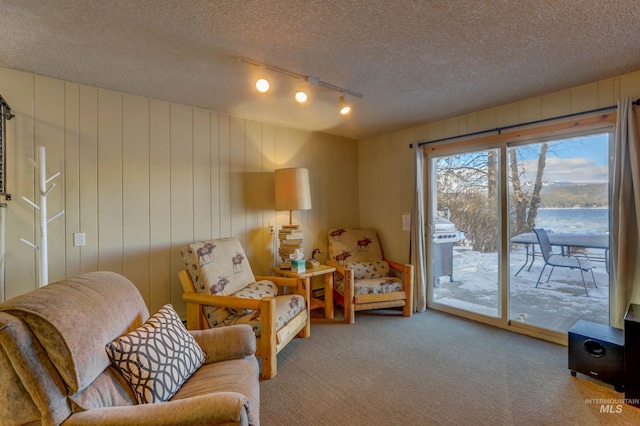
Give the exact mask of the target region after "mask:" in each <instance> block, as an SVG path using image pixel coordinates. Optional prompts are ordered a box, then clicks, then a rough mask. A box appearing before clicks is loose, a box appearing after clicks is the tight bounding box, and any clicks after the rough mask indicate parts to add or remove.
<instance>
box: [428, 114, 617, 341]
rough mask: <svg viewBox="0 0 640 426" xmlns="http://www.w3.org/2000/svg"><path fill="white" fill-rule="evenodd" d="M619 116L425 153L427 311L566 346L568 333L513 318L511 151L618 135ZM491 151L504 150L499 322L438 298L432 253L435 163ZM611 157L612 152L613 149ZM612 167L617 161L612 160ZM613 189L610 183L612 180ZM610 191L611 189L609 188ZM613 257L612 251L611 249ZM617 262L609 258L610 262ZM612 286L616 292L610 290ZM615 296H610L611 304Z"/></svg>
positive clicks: (432, 146)
mask: <svg viewBox="0 0 640 426" xmlns="http://www.w3.org/2000/svg"><path fill="white" fill-rule="evenodd" d="M615 120H616V114H605V115H598V116H585V117H583V118H582V119H577V120H572V121H562V122H556V123H551V124H547V125H541V126H539V127H532V128H527V129H521V130H518V131H512V132H504V133H501V134H497V135H490V136H481V137H478V138H475V139H464V140H460V141H454V142H452V141H444V142H437V143H433V144H429V146H428V147H426V148H425V149H424V150H423V152H424V153H425V154H424V155H425V177H426V182H425V185H424V188H425V192H426V193H425V197H424V200H425V204H426V205H425V206H424V211H425V214H426V218H425V220H426V222H427V226H426V229H425V232H426V235H425V238H426V241H425V246H426V247H429V250H427V259H426V262H427V273H426V279H427V307H428V308H430V309H434V310H438V311H443V312H447V313H450V314H453V315H457V316H460V317H463V318H467V319H471V320H474V321H478V322H481V323H485V324H488V325H492V326H495V327H499V328H503V329H508V330H510V331H514V332H517V333H521V334H526V335H529V336H533V337H536V338H540V339H543V340H547V341H551V342H555V343H559V344H562V345H566V344H567V334H566V333H561V332H558V331H553V330H548V329H543V328H539V327H536V326H532V325H529V324H526V323H521V322H518V321H511V320H510V319H509V273H510V272H509V271H510V265H509V250H508V248H509V241H508V240H509V223H508V217H509V216H508V208H509V206H508V194H507V192H508V179H507V173H508V165H507V161H508V153H507V150H508V149H509V147H512V146H518V145H526V144H530V143H536V142H544V141H550V140H556V139H561V138H569V137H574V136H580V135H585V134H593V133H598V132H602V133H605V132H613V131H614V128H615ZM488 149H498V150H499V152H500V159H499V168H500V170H499V176H500V179H499V182H498V191H499V193H500V200H499V201H498V203H499V207H498V210H499V211H498V223H499V224H500V228H499V230H498V231H499V234H500V237H499V242H498V245H499V246H498V258H499V260H500V264H499V265H498V268H499V273H498V280H499V282H498V295H499V304H498V306H499V316H498V317H497V318H493V317H488V316H485V315H481V314H477V313H473V312H469V311H465V310H462V309H457V308H453V307H450V306H446V305H443V304H441V303H438V302H435V301H434V300H433V288H434V287H433V286H434V282H433V274H432V266H430V265H433V250H432V249H431V246H430V244H431V239H432V231H431V229H433V223H432V222H433V215H434V214H436V212H435V211H434V205H433V204H434V203H433V202H431V201H432V200H433V197H434V194H433V191H432V187H431V183H432V181H434V178H435V175H434V173H435V170H434V167H433V166H432V160H433V159H434V158H437V157H442V156H445V155H454V154H460V153H464V152H477V151H483V150H488ZM610 153H611V154H610V155H611V156H612V155H613V153H612V151H611V149H610ZM610 163H611V164H612V161H610ZM610 187H611V182H610ZM610 193H611V190H610ZM611 243H615V235H612V237H611ZM610 253H611V251H610ZM614 261H615V259H612V258H611V256H610V258H609V262H610V264H612V262H614ZM610 288H612V287H611V286H610ZM612 296H613V295H611V294H610V300H612V299H611V298H612Z"/></svg>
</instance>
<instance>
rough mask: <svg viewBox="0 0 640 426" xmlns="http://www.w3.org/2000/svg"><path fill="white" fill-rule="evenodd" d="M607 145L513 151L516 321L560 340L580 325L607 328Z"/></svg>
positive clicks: (579, 143) (565, 142) (601, 137)
mask: <svg viewBox="0 0 640 426" xmlns="http://www.w3.org/2000/svg"><path fill="white" fill-rule="evenodd" d="M609 144H610V134H608V133H599V134H594V135H588V136H581V137H574V138H566V139H553V140H550V141H545V142H536V143H530V144H523V145H517V146H511V147H509V148H508V155H509V162H508V163H509V166H508V167H509V193H508V199H509V210H510V222H509V236H510V241H511V243H512V244H511V245H510V250H509V261H510V265H511V271H512V273H511V274H510V284H509V289H510V291H509V312H510V314H509V318H510V319H511V320H512V321H518V322H520V323H525V324H529V325H533V326H536V327H541V328H544V329H548V330H553V331H558V332H566V331H568V330H569V329H570V328H571V327H572V326H573V324H575V322H576V321H577V320H578V319H584V320H587V321H591V322H597V323H601V324H609V228H610V220H609V216H610V215H609V187H610V185H609ZM534 229H539V230H542V232H544V233H545V234H546V235H547V237H548V239H549V242H550V244H551V249H552V253H557V254H552V256H553V257H552V258H551V259H545V257H544V256H543V253H542V251H541V247H542V246H541V245H540V242H539V241H538V237H537V235H536V234H535V233H534V232H532V231H533V230H534ZM538 232H541V231H538ZM554 265H555V267H554ZM578 266H580V267H578Z"/></svg>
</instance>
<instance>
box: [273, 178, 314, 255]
mask: <svg viewBox="0 0 640 426" xmlns="http://www.w3.org/2000/svg"><path fill="white" fill-rule="evenodd" d="M275 194H276V210H279V211H282V210H288V211H289V224H288V225H282V229H280V231H279V232H278V239H279V240H280V248H279V250H278V254H279V255H280V258H281V259H282V262H283V264H285V265H286V264H289V262H290V257H289V255H291V254H293V253H295V250H296V249H301V248H302V243H303V234H302V229H301V228H300V225H294V224H293V211H294V210H310V209H311V189H310V187H309V170H308V169H305V168H288V169H277V170H276V173H275Z"/></svg>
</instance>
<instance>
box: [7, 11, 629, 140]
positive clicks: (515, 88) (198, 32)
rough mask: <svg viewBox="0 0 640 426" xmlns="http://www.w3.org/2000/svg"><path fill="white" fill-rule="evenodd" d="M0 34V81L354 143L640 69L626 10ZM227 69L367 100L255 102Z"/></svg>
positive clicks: (232, 20) (172, 20) (56, 18)
mask: <svg viewBox="0 0 640 426" xmlns="http://www.w3.org/2000/svg"><path fill="white" fill-rule="evenodd" d="M0 28H1V33H2V36H1V37H0V66H2V67H7V68H13V69H18V70H22V71H26V72H30V73H34V74H41V75H46V76H51V77H55V78H59V79H63V80H67V81H72V82H78V83H83V84H88V85H91V86H98V87H102V88H109V89H114V90H119V91H123V92H127V93H133V94H137V95H142V96H147V97H151V98H156V99H162V100H167V101H172V102H178V103H183V104H187V105H193V106H199V107H203V108H208V109H213V110H216V111H222V112H228V113H231V114H235V115H240V116H243V117H248V118H255V119H258V120H263V121H267V122H273V123H278V124H285V125H289V126H295V127H300V128H304V129H309V130H318V131H323V132H327V133H332V134H336V135H341V136H346V137H350V138H354V139H362V138H365V137H369V136H374V135H378V134H382V133H386V132H390V131H394V130H398V129H403V128H407V127H410V126H414V125H417V124H422V123H427V122H430V121H434V120H439V119H443V118H447V117H452V116H456V115H460V114H464V113H467V112H471V111H477V110H480V109H484V108H488V107H493V106H497V105H502V104H505V103H509V102H512V101H516V100H520V99H525V98H528V97H532V96H538V95H542V94H545V93H550V92H554V91H557V90H561V89H565V88H570V87H575V86H578V85H581V84H586V83H590V82H594V81H597V80H601V79H605V78H610V77H614V76H617V75H621V74H624V73H627V72H631V71H636V70H639V69H640V35H639V34H640V1H638V0H572V1H567V0H527V1H514V0H504V1H502V0H439V1H438V0H434V1H418V0H415V1H400V0H395V1H391V0H378V1H374V0H351V1H348V0H307V1H303V0H280V1H278V0H272V1H268V0H219V1H205V0H173V1H171V0H122V1H120V0H117V1H114V0H102V1H93V0H47V1H39V0H0ZM240 56H243V57H247V58H251V59H254V60H257V61H260V62H263V63H267V64H270V65H274V66H277V67H280V68H284V69H287V70H290V71H293V72H295V73H298V74H302V75H311V76H315V77H318V78H319V79H321V80H323V81H326V82H328V83H331V84H334V85H337V86H340V87H343V88H346V89H349V90H352V91H355V92H359V93H362V94H363V95H364V97H363V98H362V99H358V98H354V97H349V96H347V100H348V101H349V102H350V103H352V105H353V107H354V112H353V114H352V115H351V116H350V117H348V118H343V117H341V116H339V115H338V113H337V97H338V95H339V94H338V93H337V92H334V91H331V90H329V89H326V88H322V87H318V86H315V87H311V89H310V91H309V92H310V101H309V102H308V104H307V105H304V106H300V105H297V104H295V103H294V102H293V100H292V95H293V90H294V89H295V88H296V85H297V84H300V82H299V81H298V80H296V79H293V78H290V77H284V76H280V75H278V74H274V73H269V72H268V71H267V73H266V75H268V76H269V77H270V79H271V80H272V90H271V91H270V92H269V93H268V94H266V95H260V94H258V93H257V92H256V91H255V89H253V86H252V79H254V77H255V76H256V75H257V73H258V71H259V68H258V67H255V66H253V65H249V64H246V63H243V62H240V61H239V60H238V57H240ZM7 101H8V102H9V103H11V100H10V99H7Z"/></svg>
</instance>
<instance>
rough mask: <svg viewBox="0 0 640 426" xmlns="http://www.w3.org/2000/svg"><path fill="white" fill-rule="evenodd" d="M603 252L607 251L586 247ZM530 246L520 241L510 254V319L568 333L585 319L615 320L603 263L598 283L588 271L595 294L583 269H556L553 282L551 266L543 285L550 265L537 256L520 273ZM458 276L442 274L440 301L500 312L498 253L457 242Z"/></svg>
mask: <svg viewBox="0 0 640 426" xmlns="http://www.w3.org/2000/svg"><path fill="white" fill-rule="evenodd" d="M586 253H587V254H588V255H589V256H590V257H591V256H602V251H598V250H593V251H587V252H586ZM525 258H526V252H525V249H524V246H521V245H516V246H515V247H514V248H513V250H512V251H511V254H510V269H511V271H510V299H511V300H510V319H512V320H515V321H521V322H525V323H528V324H531V325H534V326H538V327H542V328H546V329H550V330H554V331H559V332H567V331H568V330H569V329H570V328H571V327H572V326H573V324H575V322H576V321H578V320H579V319H584V320H588V321H592V322H597V323H602V324H608V323H609V275H608V274H607V272H606V269H605V265H604V263H603V262H596V261H594V262H592V264H593V266H594V275H595V279H596V283H597V285H598V287H597V288H596V287H595V286H594V283H593V279H592V277H591V273H589V272H586V273H585V281H586V284H587V289H588V291H589V295H588V296H587V294H586V292H585V289H584V286H583V283H582V278H581V275H580V271H579V270H574V269H568V268H556V269H555V270H554V271H553V274H552V275H551V279H550V280H549V282H546V279H547V277H548V275H549V272H550V271H551V268H550V267H547V268H546V269H545V272H544V275H543V277H542V279H541V282H540V284H539V285H538V288H536V280H537V279H538V276H539V275H540V271H541V269H542V267H543V266H544V260H543V259H542V257H540V256H537V257H536V260H535V262H534V263H533V265H532V266H531V270H527V269H528V266H527V267H525V268H523V269H522V271H521V272H520V273H519V274H518V276H515V273H516V272H517V271H518V269H520V267H521V266H522V265H523V264H524V262H525ZM453 271H454V272H453V281H452V282H449V280H448V278H447V277H441V278H439V280H438V285H437V286H436V287H435V288H434V300H435V301H437V302H438V303H441V304H444V305H447V306H451V307H456V308H460V309H464V310H468V311H472V312H476V313H480V314H484V315H488V316H492V317H496V316H497V315H498V310H497V306H498V285H497V280H498V254H497V253H479V252H476V251H472V250H469V249H467V248H465V247H454V251H453Z"/></svg>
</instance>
